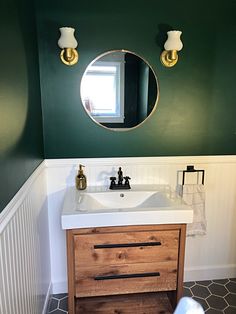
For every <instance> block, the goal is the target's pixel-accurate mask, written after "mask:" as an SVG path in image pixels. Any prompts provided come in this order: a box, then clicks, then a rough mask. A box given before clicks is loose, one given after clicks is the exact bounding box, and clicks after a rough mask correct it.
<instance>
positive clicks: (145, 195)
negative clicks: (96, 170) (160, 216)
mask: <svg viewBox="0 0 236 314" xmlns="http://www.w3.org/2000/svg"><path fill="white" fill-rule="evenodd" d="M171 205H172V203H171V200H170V199H169V198H167V197H166V196H165V195H164V194H163V193H162V192H156V191H132V190H128V191H127V190H125V191H121V190H119V191H109V192H108V191H107V192H94V193H86V192H85V193H81V196H80V198H79V203H78V208H77V210H78V211H90V212H91V211H101V210H105V209H110V210H116V209H119V210H126V209H135V208H150V207H167V206H171Z"/></svg>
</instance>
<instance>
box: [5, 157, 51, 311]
mask: <svg viewBox="0 0 236 314" xmlns="http://www.w3.org/2000/svg"><path fill="white" fill-rule="evenodd" d="M45 172H46V171H45V165H44V162H43V163H42V164H41V165H40V166H39V167H38V168H37V169H36V170H35V171H34V173H33V174H32V175H31V176H30V178H29V179H28V180H27V181H26V183H25V184H24V185H23V186H22V188H21V189H20V190H19V191H18V193H17V194H16V195H15V196H14V197H13V199H12V200H11V202H10V203H9V204H8V205H7V206H6V208H5V209H4V210H3V211H2V212H1V213H0V313H1V314H41V313H46V306H47V300H48V297H49V295H50V284H51V274H50V254H49V233H48V208H47V190H46V173H45Z"/></svg>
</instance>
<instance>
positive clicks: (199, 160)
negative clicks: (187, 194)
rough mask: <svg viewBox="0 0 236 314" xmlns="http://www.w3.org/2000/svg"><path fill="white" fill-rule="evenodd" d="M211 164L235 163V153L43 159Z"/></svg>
mask: <svg viewBox="0 0 236 314" xmlns="http://www.w3.org/2000/svg"><path fill="white" fill-rule="evenodd" d="M140 162H142V164H146V165H148V164H149V165H152V164H167V163H168V164H177V163H180V164H212V163H236V155H217V156H215V155H214V156H167V157H162V156H160V157H114V158H111V157H109V158H106V157H104V158H64V159H45V166H46V167H47V168H51V167H65V166H71V165H78V163H85V164H86V165H91V166H95V165H112V166H114V165H115V164H127V165H129V164H132V165H133V164H140Z"/></svg>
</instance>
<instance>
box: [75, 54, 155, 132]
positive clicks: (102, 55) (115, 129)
mask: <svg viewBox="0 0 236 314" xmlns="http://www.w3.org/2000/svg"><path fill="white" fill-rule="evenodd" d="M116 52H123V53H130V54H132V55H134V56H136V57H138V58H140V59H141V60H143V61H144V62H145V63H146V64H147V66H148V67H149V68H150V69H151V71H152V73H153V75H154V78H155V81H156V88H157V96H156V100H155V103H154V105H153V109H152V111H151V112H150V114H149V115H148V116H147V117H146V118H145V119H144V120H143V121H142V122H140V123H139V124H137V125H135V126H133V127H130V128H115V127H114V128H111V127H107V126H105V125H103V124H102V123H101V122H98V121H97V120H96V119H95V118H94V117H93V116H92V115H91V114H90V112H89V111H88V110H87V109H86V108H85V105H84V103H83V99H82V92H81V89H82V88H81V86H82V81H83V78H84V76H85V75H86V73H87V70H88V68H89V67H90V66H91V65H92V64H93V63H95V62H96V61H98V60H99V59H101V58H102V57H104V56H106V55H109V54H112V53H116ZM159 95H160V90H159V84H158V80H157V76H156V73H155V71H154V70H153V68H152V66H151V65H150V64H149V63H148V62H147V61H146V60H145V59H144V58H143V57H141V56H140V55H139V54H137V53H135V52H132V51H130V50H126V49H115V50H109V51H106V52H104V53H102V54H100V55H99V56H97V57H96V58H95V59H94V60H92V61H91V62H90V63H89V64H88V66H87V67H86V69H85V71H84V74H83V76H82V79H81V82H80V99H81V102H82V105H83V108H84V110H85V112H86V113H87V115H88V116H89V117H90V119H92V121H93V122H95V123H96V124H97V125H99V126H101V127H103V128H104V129H107V130H111V131H115V132H116V131H120V132H124V131H131V130H134V129H136V128H138V127H139V126H141V125H143V124H144V123H145V122H146V121H147V120H148V119H149V118H150V117H151V116H152V115H153V113H154V112H155V111H156V108H157V104H158V101H159Z"/></svg>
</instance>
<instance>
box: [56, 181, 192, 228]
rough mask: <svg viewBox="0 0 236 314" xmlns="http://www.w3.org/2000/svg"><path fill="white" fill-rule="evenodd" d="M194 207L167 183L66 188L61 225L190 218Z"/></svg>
mask: <svg viewBox="0 0 236 314" xmlns="http://www.w3.org/2000/svg"><path fill="white" fill-rule="evenodd" d="M192 216H193V211H192V209H191V208H190V207H188V206H187V205H185V204H184V203H183V202H182V199H181V198H178V197H176V195H173V193H170V189H169V187H168V186H153V185H152V186H147V185H145V186H133V187H132V190H115V191H112V190H108V189H107V188H103V187H96V188H95V187H91V188H88V189H87V190H86V191H77V190H76V189H75V187H69V188H68V189H67V191H66V195H65V200H64V205H63V212H62V217H61V218H62V228H63V229H72V228H86V227H105V226H124V225H143V224H169V223H171V224H174V223H189V222H192Z"/></svg>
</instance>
